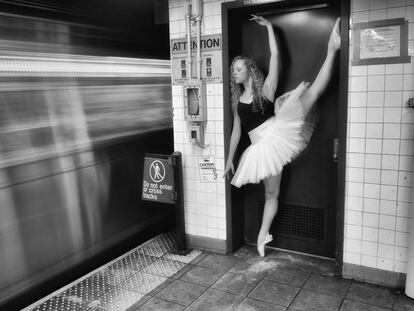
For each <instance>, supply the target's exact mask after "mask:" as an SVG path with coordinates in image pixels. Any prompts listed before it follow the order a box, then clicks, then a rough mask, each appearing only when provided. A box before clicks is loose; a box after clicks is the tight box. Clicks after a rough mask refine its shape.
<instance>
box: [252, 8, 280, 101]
mask: <svg viewBox="0 0 414 311" xmlns="http://www.w3.org/2000/svg"><path fill="white" fill-rule="evenodd" d="M252 16H253V18H251V20H254V21H256V22H257V23H258V24H259V25H262V26H265V27H266V28H267V34H268V37H269V49H270V61H269V73H268V74H267V77H266V79H265V81H264V84H263V91H262V92H263V95H264V96H265V97H266V98H267V99H269V100H270V101H272V102H273V101H274V99H275V92H276V88H277V83H278V76H279V66H280V65H279V64H280V61H279V48H278V46H277V42H276V37H275V33H274V30H273V25H272V23H271V22H270V21H268V20H267V19H264V18H263V17H262V16H257V15H253V14H252Z"/></svg>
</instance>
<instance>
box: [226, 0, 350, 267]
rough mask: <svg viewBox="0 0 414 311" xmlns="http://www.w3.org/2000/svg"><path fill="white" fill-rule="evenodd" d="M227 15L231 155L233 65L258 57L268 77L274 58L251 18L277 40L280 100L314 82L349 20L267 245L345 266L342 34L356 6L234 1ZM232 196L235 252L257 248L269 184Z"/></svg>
mask: <svg viewBox="0 0 414 311" xmlns="http://www.w3.org/2000/svg"><path fill="white" fill-rule="evenodd" d="M345 2H348V1H345ZM222 13H223V42H225V43H226V42H227V45H226V44H225V47H224V49H223V64H224V71H225V74H224V76H223V80H224V94H229V96H224V100H225V137H226V152H227V151H228V144H229V141H230V134H231V129H232V112H231V110H230V109H229V107H230V102H229V98H226V97H230V92H229V82H228V81H229V66H230V63H231V60H232V59H233V58H234V57H235V56H237V55H239V54H243V55H248V56H251V57H252V58H253V59H255V60H256V62H257V64H258V66H259V68H260V69H261V70H262V72H263V73H264V75H266V74H267V66H268V62H269V57H270V51H269V48H268V39H267V31H266V29H265V28H264V27H262V26H259V25H258V24H256V23H254V22H251V21H249V18H250V14H257V15H262V16H264V17H265V18H266V19H268V20H269V21H270V22H271V23H272V25H273V27H274V30H275V34H276V36H277V40H278V46H279V50H280V53H281V66H282V67H281V72H280V75H279V84H278V89H277V91H276V98H277V97H278V96H281V95H282V94H284V93H285V92H287V91H290V90H292V89H294V88H295V87H296V86H297V85H299V83H301V82H302V81H310V82H312V81H313V80H314V79H315V77H316V75H317V73H318V72H319V69H320V67H321V65H322V63H323V61H324V59H325V56H326V46H327V42H328V40H329V36H330V32H331V30H332V26H333V24H334V22H335V20H336V18H337V17H338V16H342V20H341V23H342V27H341V28H342V30H341V32H342V38H343V39H342V47H343V48H342V49H341V51H340V54H341V55H340V56H338V57H337V59H336V64H335V70H334V72H333V75H332V78H331V81H330V83H329V85H328V87H327V90H326V91H325V92H324V94H323V95H322V96H321V98H320V99H319V100H318V103H317V104H316V106H317V107H316V111H315V115H316V116H317V123H316V127H315V130H314V134H313V136H312V139H311V141H310V143H309V145H308V147H307V148H306V149H305V150H304V151H303V152H302V153H301V155H300V156H299V157H298V158H297V159H295V160H294V161H293V162H292V163H290V164H288V165H287V166H285V168H284V170H283V175H282V183H281V188H280V195H279V210H278V214H277V216H276V218H275V220H274V222H273V225H272V227H271V230H270V233H271V234H273V236H274V240H273V242H271V243H269V244H267V245H268V246H271V247H276V248H282V249H287V250H292V251H297V252H301V253H307V254H311V255H317V256H322V257H327V258H335V259H336V262H337V263H338V262H340V264H341V265H342V247H343V245H342V243H343V242H342V238H343V208H344V202H343V201H344V187H345V150H346V148H345V140H346V101H347V99H346V96H347V91H346V90H347V70H348V67H347V59H348V53H347V51H346V50H347V47H348V40H347V38H345V40H344V37H347V36H346V35H345V36H344V35H343V34H347V29H348V24H347V23H348V16H349V3H348V6H347V5H344V2H342V4H341V3H340V1H330V2H329V3H328V2H326V1H325V2H324V1H282V2H274V3H266V4H261V5H247V4H246V2H245V1H235V2H230V3H225V4H223V12H222ZM344 47H345V48H344ZM226 101H227V102H226ZM226 110H227V112H226ZM338 142H339V143H338ZM249 144H250V140H249V138H248V135H247V133H242V138H241V141H240V143H239V148H238V150H237V152H236V156H235V160H234V163H235V165H237V163H238V159H239V157H240V155H241V154H242V152H243V151H244V149H245V148H246V147H247V146H248V145H249ZM226 154H227V153H226ZM227 190H228V191H229V192H228V194H229V196H230V198H231V199H230V200H229V201H230V202H229V201H228V204H230V206H229V208H228V210H230V211H231V216H230V217H231V226H230V228H229V229H230V231H231V232H230V234H231V235H232V243H233V244H232V246H233V249H236V248H237V245H238V244H240V242H241V243H243V242H244V243H247V244H255V243H256V239H257V234H258V231H259V229H260V224H261V218H262V213H263V207H264V201H265V200H264V186H263V184H262V183H260V184H254V185H253V184H250V185H246V186H244V187H242V188H241V189H237V188H235V187H230V186H229V187H228V188H227ZM228 215H229V214H228Z"/></svg>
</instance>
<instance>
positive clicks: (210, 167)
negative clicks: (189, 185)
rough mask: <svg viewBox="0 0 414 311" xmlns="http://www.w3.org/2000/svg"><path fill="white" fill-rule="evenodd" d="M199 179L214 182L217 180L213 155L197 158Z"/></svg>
mask: <svg viewBox="0 0 414 311" xmlns="http://www.w3.org/2000/svg"><path fill="white" fill-rule="evenodd" d="M198 162H199V168H200V181H201V182H215V181H216V180H217V169H216V163H215V162H214V157H213V156H205V157H200V158H199V161H198Z"/></svg>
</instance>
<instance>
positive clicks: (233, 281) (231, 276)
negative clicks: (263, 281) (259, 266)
mask: <svg viewBox="0 0 414 311" xmlns="http://www.w3.org/2000/svg"><path fill="white" fill-rule="evenodd" d="M259 281H260V279H259V278H257V277H255V276H253V277H250V276H247V275H246V274H242V273H226V274H224V275H223V276H222V277H221V278H220V279H218V280H217V282H216V283H214V284H213V286H212V287H213V288H216V289H219V290H222V291H224V292H229V293H233V294H239V295H242V296H247V295H248V294H249V293H250V292H251V290H252V289H253V288H254V287H255V286H256V284H257V283H259Z"/></svg>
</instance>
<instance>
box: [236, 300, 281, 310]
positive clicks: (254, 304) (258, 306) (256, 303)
mask: <svg viewBox="0 0 414 311" xmlns="http://www.w3.org/2000/svg"><path fill="white" fill-rule="evenodd" d="M285 310H286V308H285V307H282V306H277V305H274V304H271V303H268V302H264V301H260V300H256V299H251V298H246V299H245V300H243V301H242V303H241V304H240V305H239V306H238V307H237V308H236V310H235V311H285Z"/></svg>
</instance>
